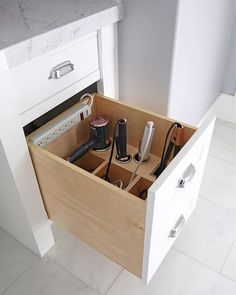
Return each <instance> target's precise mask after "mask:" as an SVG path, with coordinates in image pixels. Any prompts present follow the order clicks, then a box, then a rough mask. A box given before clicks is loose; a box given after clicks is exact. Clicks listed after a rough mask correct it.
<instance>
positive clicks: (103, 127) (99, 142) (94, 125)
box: [67, 115, 111, 163]
mask: <svg viewBox="0 0 236 295" xmlns="http://www.w3.org/2000/svg"><path fill="white" fill-rule="evenodd" d="M89 128H90V137H89V139H88V141H86V142H85V143H83V144H82V145H81V146H80V147H78V148H77V149H76V150H75V151H74V152H73V153H72V155H70V156H69V157H68V158H67V160H68V161H69V162H70V163H74V162H75V161H77V160H78V159H79V158H81V157H82V156H83V155H85V154H86V153H87V152H88V151H89V150H90V149H92V148H93V149H95V150H96V151H104V150H107V149H108V148H109V147H110V144H111V141H110V138H109V119H108V118H106V117H104V116H101V115H98V116H95V117H92V119H91V120H90V121H89Z"/></svg>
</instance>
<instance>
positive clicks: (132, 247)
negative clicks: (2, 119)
mask: <svg viewBox="0 0 236 295" xmlns="http://www.w3.org/2000/svg"><path fill="white" fill-rule="evenodd" d="M29 147H30V153H31V157H32V160H33V164H34V167H35V172H36V175H37V179H38V182H39V186H40V190H41V193H42V196H43V200H44V204H45V207H46V211H47V213H48V216H49V218H50V219H51V220H53V221H55V222H56V223H57V224H59V225H60V226H62V227H63V228H65V229H66V230H68V231H69V232H71V233H72V234H74V235H75V236H77V237H78V238H80V239H81V240H83V241H85V242H86V243H88V244H89V245H90V246H91V247H93V248H95V249H96V250H98V251H99V252H101V253H102V254H104V255H105V256H107V257H109V258H110V259H112V260H113V261H115V262H117V263H118V264H120V265H121V266H123V267H124V268H126V269H127V270H129V271H131V272H132V273H134V274H135V275H137V276H138V277H141V275H142V259H143V242H144V224H145V213H146V205H145V203H144V202H143V201H142V200H140V199H138V198H133V197H132V196H129V195H128V194H127V193H126V192H124V191H123V190H120V189H119V188H117V187H115V186H113V185H112V184H110V183H107V182H105V181H104V180H102V179H100V178H98V177H94V175H91V174H90V173H88V172H86V171H84V170H83V169H81V168H79V167H76V166H75V165H72V164H70V163H68V162H66V161H65V160H63V159H61V158H59V157H57V156H55V155H53V154H51V153H49V152H48V151H45V150H43V149H41V148H39V147H37V146H34V145H32V144H29Z"/></svg>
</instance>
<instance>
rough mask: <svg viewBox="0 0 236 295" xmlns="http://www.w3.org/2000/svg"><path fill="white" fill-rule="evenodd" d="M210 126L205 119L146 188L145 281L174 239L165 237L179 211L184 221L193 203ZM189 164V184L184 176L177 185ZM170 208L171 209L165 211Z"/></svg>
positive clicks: (204, 158) (153, 271) (203, 161)
mask: <svg viewBox="0 0 236 295" xmlns="http://www.w3.org/2000/svg"><path fill="white" fill-rule="evenodd" d="M213 127H214V119H211V120H209V121H207V122H205V123H204V124H203V125H202V126H201V127H200V128H199V129H198V130H197V132H196V133H195V134H194V135H193V136H192V138H191V139H190V140H189V141H188V143H187V144H186V145H185V146H184V148H183V149H182V150H181V152H180V153H179V154H178V155H177V156H176V159H175V161H172V162H171V163H170V165H169V166H168V167H167V168H166V169H165V171H164V172H163V173H162V175H160V177H159V178H158V179H157V180H156V182H155V183H154V184H153V185H152V186H151V188H150V189H149V192H148V203H147V215H146V230H145V244H144V263H143V281H144V282H145V283H148V282H149V281H150V279H151V278H152V276H153V275H154V273H155V272H156V270H157V268H158V267H159V265H160V263H161V262H162V260H163V258H164V257H165V255H166V253H167V252H168V250H169V248H170V247H171V245H172V244H173V241H174V239H169V237H168V235H169V231H170V230H171V227H172V226H173V224H174V223H175V222H176V220H177V219H178V218H179V216H180V215H181V214H183V216H184V218H185V220H187V219H188V218H189V216H190V215H191V213H192V211H193V209H194V208H195V206H196V201H197V196H198V192H199V189H200V184H201V179H202V176H203V172H204V166H205V163H206V158H207V154H208V149H209V145H210V140H211V136H212V131H213ZM189 167H194V169H195V173H193V174H194V175H193V177H190V178H189V180H190V182H189V183H187V182H188V181H187V179H186V184H185V187H179V181H180V179H181V178H183V177H184V174H186V173H188V171H190V172H189V173H191V169H189ZM170 192H171V193H170ZM173 202H174V203H175V204H176V206H173V205H172V204H173ZM169 207H170V208H171V210H170V212H169V213H167V212H168V208H169ZM169 221H171V222H170V223H169Z"/></svg>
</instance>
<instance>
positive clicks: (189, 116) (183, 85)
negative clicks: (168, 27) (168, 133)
mask: <svg viewBox="0 0 236 295" xmlns="http://www.w3.org/2000/svg"><path fill="white" fill-rule="evenodd" d="M233 14H234V0H223V1H222V0H207V1H206V0H179V1H178V20H177V24H176V36H175V47H174V58H173V66H172V74H171V86H170V96H169V103H168V115H169V116H170V117H173V118H175V119H178V120H182V121H185V122H189V123H191V124H196V123H197V122H198V121H199V120H200V118H201V117H202V116H203V115H204V113H205V112H206V110H207V109H208V108H209V106H210V105H211V104H212V102H213V101H214V100H215V98H216V97H217V95H218V94H219V93H220V92H221V87H222V81H223V75H224V70H225V64H226V58H227V55H228V48H229V42H230V36H231V32H232V25H233Z"/></svg>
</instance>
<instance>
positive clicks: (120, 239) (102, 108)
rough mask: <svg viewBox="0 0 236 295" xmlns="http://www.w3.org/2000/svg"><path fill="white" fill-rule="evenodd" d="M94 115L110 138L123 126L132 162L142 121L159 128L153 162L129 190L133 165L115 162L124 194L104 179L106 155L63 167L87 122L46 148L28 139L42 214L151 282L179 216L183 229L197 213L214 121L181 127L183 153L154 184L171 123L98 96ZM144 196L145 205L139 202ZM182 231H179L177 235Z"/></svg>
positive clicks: (86, 131) (95, 154) (113, 176)
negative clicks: (103, 119)
mask: <svg viewBox="0 0 236 295" xmlns="http://www.w3.org/2000/svg"><path fill="white" fill-rule="evenodd" d="M92 112H93V115H94V114H102V115H105V116H107V117H109V118H110V122H111V128H110V131H111V132H112V130H113V127H114V125H115V122H116V120H117V119H119V118H126V119H127V122H128V125H127V126H128V130H127V134H128V151H129V152H130V153H131V154H132V156H133V155H134V154H135V153H136V152H137V150H138V143H139V140H140V139H141V138H142V135H143V129H144V126H145V124H146V122H147V121H150V120H151V121H153V122H154V123H155V126H156V129H155V133H154V137H153V143H152V147H151V157H150V160H149V161H148V162H147V163H146V164H142V165H141V167H140V169H139V170H138V172H137V176H136V177H135V178H134V180H133V181H132V183H130V184H129V185H128V183H129V179H130V177H131V175H132V171H133V170H134V168H135V167H136V165H137V163H135V162H134V161H133V160H132V161H131V162H130V163H128V164H121V163H118V162H117V161H116V160H115V159H114V158H113V160H112V165H111V172H110V178H111V179H110V180H111V182H113V181H115V180H117V179H121V180H122V181H123V183H124V189H121V188H119V187H117V186H115V185H113V184H112V183H108V182H106V181H105V180H103V179H102V176H104V173H105V170H106V165H107V162H108V158H109V153H110V151H105V152H96V151H91V152H89V153H87V154H86V155H85V156H84V157H82V158H81V159H80V160H79V161H77V162H76V163H75V164H71V163H69V162H67V161H66V160H65V159H66V158H67V157H68V156H69V155H70V154H71V153H72V152H73V151H74V149H75V148H77V147H78V146H79V145H80V144H81V143H83V142H84V141H86V140H87V138H88V136H89V128H88V121H89V117H88V118H86V119H85V120H84V121H82V122H81V123H79V124H78V125H76V126H74V127H73V128H71V129H70V130H68V131H67V132H66V133H64V134H63V135H61V136H60V137H58V138H57V139H55V140H54V141H53V142H51V143H50V144H48V145H47V146H44V147H38V146H36V145H33V144H32V143H30V136H29V149H30V154H31V157H32V161H33V164H34V168H35V172H36V176H37V179H38V183H39V187H40V190H41V194H42V197H43V201H44V204H45V208H46V211H47V213H48V216H49V218H50V219H51V220H53V221H54V222H55V223H58V224H59V225H60V226H62V227H63V228H65V229H66V230H68V231H70V232H71V233H72V234H74V235H75V236H77V237H78V238H80V239H81V240H83V241H85V242H86V243H88V244H89V245H90V246H91V247H93V248H95V249H96V250H98V251H99V252H101V253H102V254H104V255H105V256H107V257H109V258H110V259H112V260H113V261H115V262H117V263H118V264H120V265H121V266H122V267H124V268H125V269H127V270H128V271H130V272H132V273H133V274H135V275H136V276H138V277H140V278H142V279H143V281H144V282H145V283H148V282H149V281H150V279H151V278H152V276H153V274H154V273H155V271H156V270H157V268H158V267H159V265H160V263H161V261H162V260H163V258H164V256H165V255H166V253H167V252H168V250H169V248H170V247H171V245H172V244H173V242H174V240H175V237H170V232H171V230H173V229H175V227H176V223H178V220H179V218H180V216H183V218H184V221H185V222H186V221H187V219H188V218H189V216H190V214H191V212H192V211H193V209H194V207H195V204H196V199H197V195H198V191H199V187H200V182H201V178H202V175H203V170H204V165H205V162H206V157H207V153H208V147H209V143H210V139H211V135H212V130H213V126H214V120H209V121H208V122H205V123H204V125H202V127H201V128H199V129H198V130H197V129H196V128H194V127H191V126H188V125H184V126H185V128H184V146H183V148H182V149H181V151H180V152H179V153H178V154H177V156H176V157H175V158H174V159H173V160H172V161H171V162H170V164H169V165H168V166H167V168H166V169H165V170H164V171H163V172H162V174H161V175H160V176H159V177H158V178H157V179H156V178H155V177H154V176H152V175H151V172H152V171H153V169H154V168H155V167H156V166H157V165H158V163H159V161H160V157H161V154H162V148H163V145H164V141H165V136H166V133H167V130H168V129H169V127H170V126H171V124H172V123H173V121H172V120H170V119H168V118H166V117H164V116H160V115H157V114H155V113H151V112H148V111H144V110H141V109H139V108H135V107H131V106H129V105H127V104H125V103H122V102H120V101H115V100H112V99H109V98H105V97H103V96H101V95H95V97H94V105H93V111H92ZM41 128H43V127H41ZM36 132H38V131H36ZM190 168H191V169H192V172H193V175H192V177H191V178H189V180H190V181H189V183H188V184H186V187H179V186H178V183H179V180H180V179H181V178H183V175H185V174H186V171H191V169H190ZM127 185H128V186H127ZM144 190H147V198H146V199H143V198H142V197H141V194H142V192H143V191H144ZM177 225H178V224H177ZM182 225H183V224H181V226H179V227H177V230H176V236H177V235H178V233H179V232H180V231H181V228H182Z"/></svg>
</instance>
